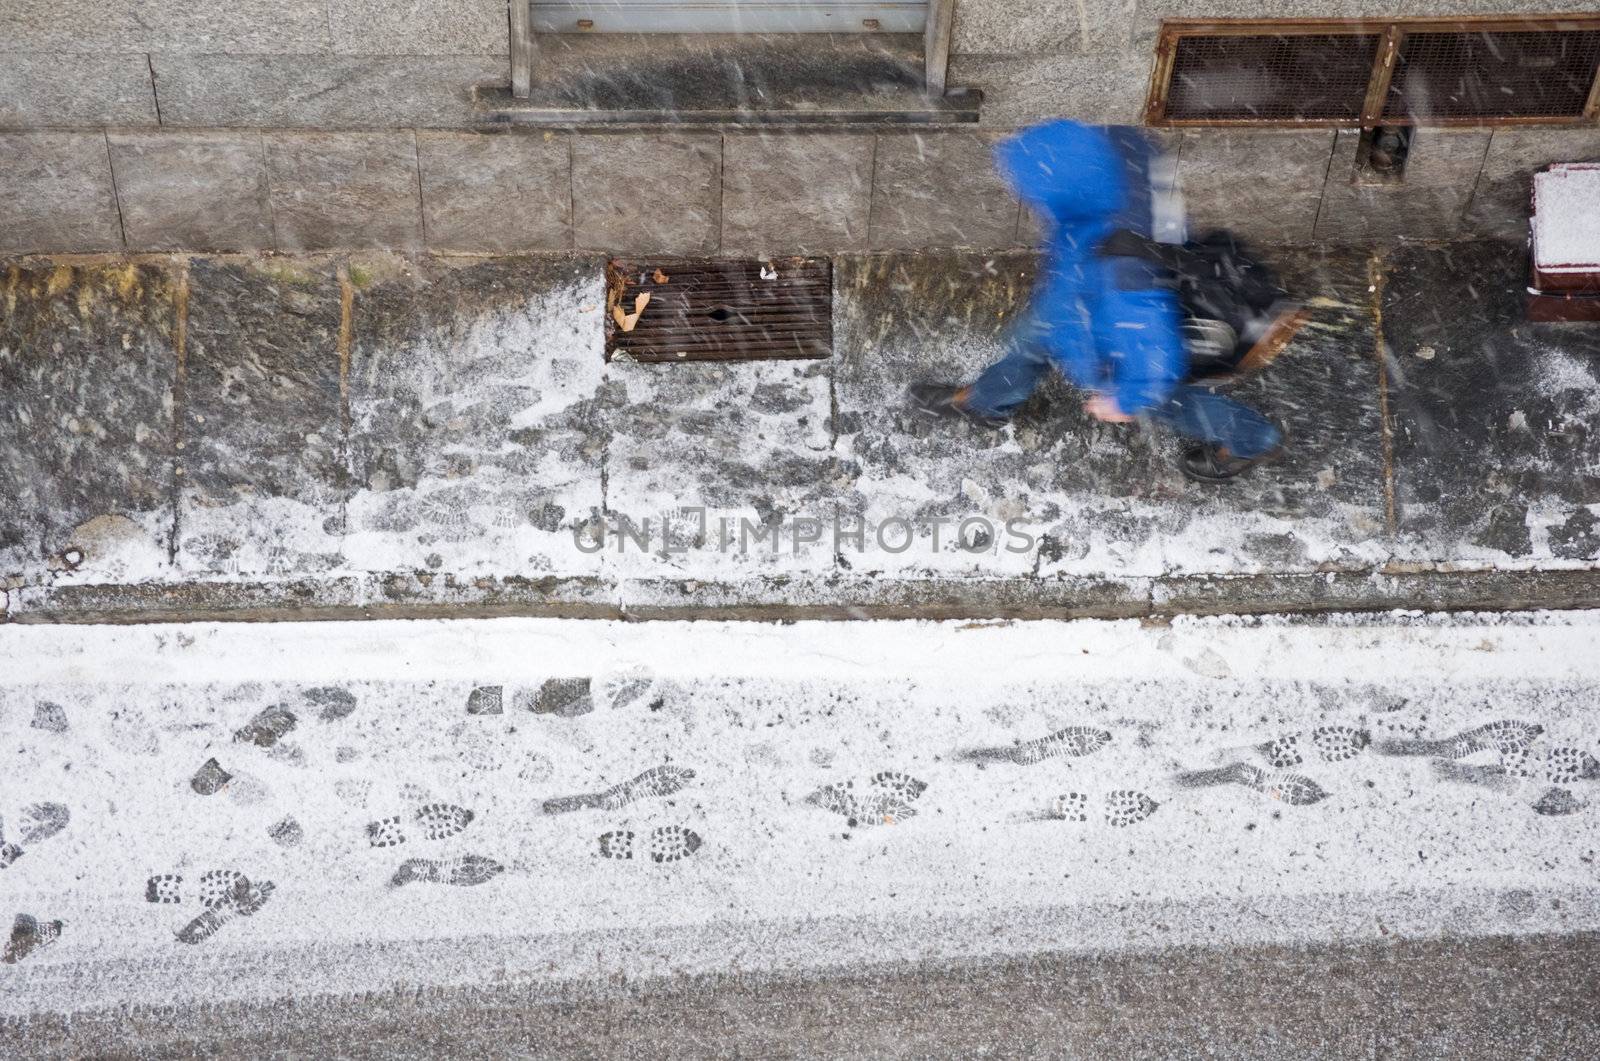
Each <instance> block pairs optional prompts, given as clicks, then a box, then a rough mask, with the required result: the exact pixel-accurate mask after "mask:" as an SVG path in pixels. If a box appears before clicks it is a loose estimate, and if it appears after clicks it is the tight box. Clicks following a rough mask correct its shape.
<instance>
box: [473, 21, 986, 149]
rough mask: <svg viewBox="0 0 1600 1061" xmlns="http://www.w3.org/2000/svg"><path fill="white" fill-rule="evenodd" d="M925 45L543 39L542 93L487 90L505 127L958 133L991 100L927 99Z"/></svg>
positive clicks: (815, 37)
mask: <svg viewBox="0 0 1600 1061" xmlns="http://www.w3.org/2000/svg"><path fill="white" fill-rule="evenodd" d="M921 43H922V42H921V38H920V37H919V36H905V37H902V36H900V35H889V34H884V35H875V36H871V37H868V38H863V37H861V36H860V35H856V36H855V37H854V38H853V39H851V38H846V37H843V36H829V35H819V34H803V35H769V36H762V37H757V38H755V39H754V40H751V39H750V38H737V39H728V38H724V37H718V36H705V35H699V36H696V35H674V34H648V35H646V34H629V35H623V34H608V35H594V36H565V35H563V36H555V35H543V36H541V37H540V38H539V45H540V47H539V53H538V61H537V63H536V64H535V68H534V70H535V73H534V78H533V85H532V91H531V93H530V95H529V98H527V99H516V98H514V97H513V96H512V95H511V92H510V90H509V89H508V88H506V87H504V86H493V87H480V88H478V89H477V90H476V91H475V93H474V108H475V110H476V113H477V115H478V118H479V120H480V121H482V122H484V123H486V124H496V125H555V126H587V125H762V126H771V125H950V124H969V123H972V122H976V121H977V120H978V111H979V106H980V104H981V103H982V102H983V94H982V93H981V92H979V91H976V90H972V89H952V90H950V91H949V92H947V93H946V94H945V95H944V96H942V97H931V96H929V95H928V93H927V91H926V88H925V87H924V84H923V61H922V53H921V51H920V47H921Z"/></svg>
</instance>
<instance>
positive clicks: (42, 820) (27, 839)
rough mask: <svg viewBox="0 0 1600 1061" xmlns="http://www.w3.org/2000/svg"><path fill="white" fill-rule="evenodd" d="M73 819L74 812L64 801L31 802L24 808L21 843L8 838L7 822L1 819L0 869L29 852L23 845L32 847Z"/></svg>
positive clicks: (54, 833)
mask: <svg viewBox="0 0 1600 1061" xmlns="http://www.w3.org/2000/svg"><path fill="white" fill-rule="evenodd" d="M71 820H72V814H71V813H70V812H69V811H68V810H67V807H66V804H64V803H49V802H44V803H30V804H29V805H28V806H26V807H24V808H23V809H22V827H21V829H19V830H18V834H17V838H18V839H19V840H21V841H22V843H20V844H19V843H13V842H10V841H8V840H6V836H5V823H4V821H0V869H5V868H6V867H7V866H9V865H11V864H12V863H14V862H16V860H17V859H19V858H21V857H22V856H23V855H24V854H26V853H27V848H26V847H24V846H23V845H27V847H32V846H33V845H34V844H37V843H39V842H41V841H44V840H48V839H50V838H51V837H52V836H54V835H56V834H57V833H59V832H60V831H61V830H63V829H65V828H66V827H67V823H68V822H69V821H71Z"/></svg>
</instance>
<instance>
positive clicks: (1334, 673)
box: [0, 613, 1600, 1014]
mask: <svg viewBox="0 0 1600 1061" xmlns="http://www.w3.org/2000/svg"><path fill="white" fill-rule="evenodd" d="M1597 634H1600V613H1554V614H1545V615H1539V616H1519V617H1511V618H1495V617H1472V616H1467V617H1461V618H1456V619H1445V618H1436V617H1420V616H1411V615H1393V616H1381V617H1374V618H1365V619H1344V620H1334V621H1330V622H1323V623H1297V622H1292V621H1288V620H1281V619H1280V620H1251V621H1246V620H1237V619H1236V620H1192V621H1178V622H1175V623H1174V624H1173V625H1171V626H1170V627H1168V626H1159V625H1152V626H1142V625H1140V624H1138V623H1133V622H1125V623H1102V622H1078V623H1057V622H1036V623H1013V624H955V623H933V622H915V623H913V622H907V623H836V624H819V623H799V624H789V625H766V624H739V623H710V622H699V623H649V624H617V623H602V622H582V621H570V620H568V621H562V620H521V619H504V620H482V621H466V620H458V621H451V622H422V621H418V622H361V623H309V624H271V625H253V624H237V625H210V624H189V625H171V626H140V627H53V628H50V627H29V626H8V627H3V628H0V660H3V661H4V665H3V666H0V752H3V753H4V755H5V762H6V770H5V773H4V777H3V787H0V817H3V819H4V829H5V839H4V841H0V843H3V842H10V843H12V844H15V845H17V846H19V847H20V848H21V855H20V856H17V855H15V854H13V855H12V857H11V859H10V865H9V866H7V867H6V868H4V869H0V898H3V900H4V901H3V905H0V917H4V918H6V919H10V918H12V917H13V916H15V915H17V914H28V915H31V916H33V917H34V918H36V919H38V922H39V923H40V924H42V925H44V926H46V927H48V926H49V925H50V924H51V923H52V922H54V921H57V920H59V921H60V922H61V923H62V927H61V933H60V937H59V939H58V940H55V941H54V942H49V943H46V944H43V945H39V946H36V947H35V948H33V949H32V950H31V952H29V953H27V954H26V955H25V956H23V957H22V960H21V961H19V962H17V963H16V964H14V965H0V1012H3V1013H8V1014H17V1013H25V1012H30V1011H39V1010H67V1011H70V1010H77V1009H83V1008H88V1007H93V1006H99V1005H105V1004H111V1003H116V1002H139V1003H176V1002H181V1001H187V1000H217V999H225V998H272V997H282V996H286V995H290V994H293V995H296V996H300V997H305V996H308V995H312V994H316V993H320V992H351V991H360V990H385V989H389V988H392V987H395V986H401V985H404V986H409V987H417V986H430V985H446V984H475V983H476V984H484V983H490V982H503V981H516V982H534V983H551V984H554V983H556V982H563V981H572V980H581V981H588V982H599V981H601V980H603V979H606V978H614V977H617V976H622V977H628V978H636V977H643V976H652V975H663V974H670V973H675V972H693V971H721V972H742V973H749V972H757V973H759V972H762V971H770V970H796V969H815V968H821V967H831V966H840V965H843V966H858V967H859V966H861V965H863V964H870V963H874V962H880V961H893V960H900V959H918V958H961V957H973V956H983V955H994V954H1022V953H1034V952H1040V951H1058V950H1080V949H1125V948H1142V947H1157V946H1170V945H1178V944H1221V945H1227V944H1237V943H1246V942H1286V943H1293V942H1297V941H1326V940H1348V939H1376V938H1382V937H1385V936H1392V935H1401V936H1419V937H1430V936H1460V935H1475V934H1497V933H1531V932H1544V931H1557V932H1565V931H1581V930H1594V929H1600V863H1597V856H1600V807H1596V806H1595V805H1594V804H1595V802H1596V800H1597V797H1600V781H1597V780H1595V779H1594V777H1593V776H1591V775H1593V774H1595V773H1600V764H1597V763H1595V761H1594V759H1593V756H1594V755H1595V754H1596V753H1597V751H1600V749H1597V747H1596V716H1595V709H1594V705H1595V702H1596V697H1597V695H1600V657H1597V656H1596V654H1595V653H1594V651H1593V646H1594V644H1595V642H1596V637H1597ZM553 680H554V681H553ZM274 709H275V710H274ZM291 716H292V722H291ZM1484 727H1488V728H1484ZM1052 734H1059V735H1060V736H1058V737H1057V738H1056V739H1055V740H1054V741H1045V742H1042V743H1030V742H1039V741H1040V739H1041V738H1047V737H1049V736H1050V735H1052ZM1281 738H1293V739H1292V740H1280V739H1281ZM1275 740H1277V741H1278V743H1277V744H1276V745H1273V746H1271V747H1268V748H1263V745H1264V744H1265V743H1266V742H1270V741H1275ZM1405 742H1411V743H1409V744H1408V743H1405ZM1419 742H1420V743H1419ZM1430 742H1431V743H1430ZM1380 752H1383V753H1384V754H1379V753H1380ZM1399 752H1406V753H1408V754H1394V753H1399ZM210 760H214V761H215V764H216V767H217V768H220V771H221V772H222V774H226V775H228V776H227V777H226V779H225V780H224V779H223V777H222V775H221V774H217V773H215V771H208V770H207V769H205V768H204V766H203V764H206V763H207V762H208V761H210ZM1297 760H1298V761H1297ZM1274 763H1277V764H1278V765H1274ZM661 768H675V769H673V770H663V769H661ZM681 770H689V771H692V772H693V773H692V776H690V775H688V774H686V773H681V772H676V771H681ZM646 771H656V772H655V773H653V774H650V775H648V777H647V779H646V781H645V782H644V783H642V784H641V785H640V786H635V787H634V788H627V787H624V788H621V789H617V788H615V786H619V785H624V783H626V782H627V781H629V779H631V778H635V777H638V776H639V775H641V774H645V772H646ZM1204 771H1212V773H1209V774H1208V773H1204ZM1217 771H1225V772H1223V773H1218V772H1217ZM1185 774H1188V775H1190V776H1188V777H1187V778H1185V777H1183V775H1185ZM207 775H210V776H211V777H212V778H213V779H214V780H216V781H217V782H219V783H221V787H220V788H217V789H216V790H215V791H212V792H211V793H210V794H202V792H201V791H200V790H208V791H209V790H210V788H211V787H212V786H210V785H207V784H206V783H205V777H206V776H207ZM197 778H198V785H199V788H198V789H197V787H196V782H197ZM675 786H678V787H675ZM827 786H835V787H834V788H833V789H828V787H827ZM846 786H848V787H846ZM608 790H609V791H610V795H609V796H601V797H600V798H597V799H591V800H586V801H585V800H578V801H575V802H576V803H577V804H579V807H578V809H568V810H563V807H570V806H572V805H573V801H569V802H568V803H567V804H562V803H559V802H557V803H555V804H551V803H548V802H547V801H551V800H558V801H559V800H562V799H564V798H566V797H571V796H575V795H581V794H586V793H607V792H608ZM819 793H820V794H819ZM49 804H59V805H61V806H63V807H65V808H66V809H67V811H68V812H69V813H70V820H69V821H68V822H67V823H66V825H65V828H62V829H59V831H52V830H51V829H50V828H49V827H48V825H46V824H41V823H44V822H47V821H48V820H49V819H50V818H51V815H52V812H51V811H50V810H49V807H48V805H49ZM41 808H44V809H41ZM463 811H470V812H471V815H470V818H469V816H468V815H466V814H464V813H462V812H463ZM58 816H59V815H58ZM391 819H393V820H391ZM291 820H292V822H293V825H292V826H291V825H289V824H287V823H288V822H290V821H291ZM369 825H372V826H374V828H372V829H369ZM429 834H432V835H429ZM626 834H632V835H631V838H630V837H628V836H627V835H626ZM690 834H692V837H691V835H690ZM603 837H604V839H602V838H603ZM374 840H377V841H380V842H381V844H382V846H377V845H375V844H374ZM624 850H628V851H631V852H632V853H633V857H632V858H631V859H623V858H616V857H612V858H607V857H602V856H603V854H604V853H605V852H610V853H611V854H613V855H616V854H620V853H621V852H622V851H624ZM652 854H658V855H660V856H661V857H662V861H654V860H653V859H652V857H651V855H652ZM215 871H223V872H222V873H220V874H219V873H217V872H215ZM236 874H238V875H242V878H243V879H242V880H241V879H240V877H239V876H236ZM168 876H170V877H172V878H179V879H173V880H166V879H162V880H157V881H154V882H152V881H151V878H166V877H168ZM430 878H442V879H439V880H433V879H430ZM451 879H455V880H457V881H458V882H459V883H455V884H452V883H449V881H450V880H451ZM397 880H398V882H399V883H397ZM269 882H270V887H268V883H269ZM149 895H155V896H156V897H157V898H172V899H174V900H176V901H174V902H171V903H167V902H151V901H147V898H148V896H149ZM206 899H209V900H210V901H211V902H212V903H213V904H215V906H216V909H215V910H212V911H209V912H208V910H207V908H206V907H205V906H204V905H203V903H202V900H206ZM197 926H198V927H197ZM180 932H181V933H182V934H183V936H184V937H187V938H191V939H192V938H195V937H198V936H204V937H205V938H203V939H200V940H199V941H198V942H194V943H187V942H183V941H181V939H180V936H179V933H180Z"/></svg>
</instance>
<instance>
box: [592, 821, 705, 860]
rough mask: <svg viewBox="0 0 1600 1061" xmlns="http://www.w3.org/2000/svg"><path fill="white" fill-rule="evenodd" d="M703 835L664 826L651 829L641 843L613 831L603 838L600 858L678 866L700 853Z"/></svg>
mask: <svg viewBox="0 0 1600 1061" xmlns="http://www.w3.org/2000/svg"><path fill="white" fill-rule="evenodd" d="M701 843H702V841H701V839H700V834H699V833H697V832H695V831H694V830H693V829H688V828H685V827H684V826H682V825H663V826H660V827H659V828H656V829H651V830H650V832H649V833H648V834H647V835H646V836H645V838H644V842H643V843H640V842H639V840H638V837H637V836H635V835H634V834H633V833H632V832H629V831H627V830H625V829H614V830H612V831H611V832H609V833H603V834H601V836H600V857H601V858H615V859H631V858H634V857H635V856H640V857H644V856H648V857H649V859H650V861H652V862H679V861H682V860H683V859H686V858H688V857H689V856H691V855H693V854H694V853H695V852H696V851H698V850H700V845H701Z"/></svg>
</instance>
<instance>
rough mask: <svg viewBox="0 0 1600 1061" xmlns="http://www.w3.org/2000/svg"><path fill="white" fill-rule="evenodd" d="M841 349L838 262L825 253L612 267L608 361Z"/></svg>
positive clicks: (749, 357)
mask: <svg viewBox="0 0 1600 1061" xmlns="http://www.w3.org/2000/svg"><path fill="white" fill-rule="evenodd" d="M646 295H647V296H649V297H648V299H647V300H645V301H642V302H641V296H646ZM832 352H833V263H832V262H831V261H829V260H828V259H826V258H778V259H775V260H772V261H765V262H763V261H731V260H722V259H689V258H659V259H651V260H633V259H628V260H622V259H616V260H613V261H611V262H609V263H608V264H607V265H606V359H607V360H612V359H618V358H620V359H627V360H632V361H760V360H780V359H790V358H819V357H828V356H830V355H831V354H832Z"/></svg>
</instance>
